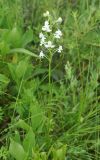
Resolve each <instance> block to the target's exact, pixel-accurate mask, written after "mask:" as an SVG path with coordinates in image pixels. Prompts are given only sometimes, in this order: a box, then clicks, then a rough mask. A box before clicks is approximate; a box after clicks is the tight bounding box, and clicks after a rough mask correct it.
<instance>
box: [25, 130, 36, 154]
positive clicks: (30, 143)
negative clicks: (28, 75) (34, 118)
mask: <svg viewBox="0 0 100 160" xmlns="http://www.w3.org/2000/svg"><path fill="white" fill-rule="evenodd" d="M23 146H24V149H25V151H26V152H27V153H30V154H31V153H32V149H33V147H34V146H35V134H34V133H33V131H32V129H31V128H30V130H29V132H28V133H27V134H26V136H25V139H24V141H23Z"/></svg>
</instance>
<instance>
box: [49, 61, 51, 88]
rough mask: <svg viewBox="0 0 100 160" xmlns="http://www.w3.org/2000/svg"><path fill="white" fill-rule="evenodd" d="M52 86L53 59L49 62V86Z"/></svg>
mask: <svg viewBox="0 0 100 160" xmlns="http://www.w3.org/2000/svg"><path fill="white" fill-rule="evenodd" d="M50 84H51V59H50V60H49V86H50Z"/></svg>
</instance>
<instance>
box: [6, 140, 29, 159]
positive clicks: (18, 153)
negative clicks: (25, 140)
mask: <svg viewBox="0 0 100 160" xmlns="http://www.w3.org/2000/svg"><path fill="white" fill-rule="evenodd" d="M9 152H10V154H11V155H12V156H13V157H14V158H15V159H16V160H25V158H26V153H25V151H24V149H23V147H22V145H21V144H19V143H17V142H15V141H14V140H13V139H11V143H10V147H9Z"/></svg>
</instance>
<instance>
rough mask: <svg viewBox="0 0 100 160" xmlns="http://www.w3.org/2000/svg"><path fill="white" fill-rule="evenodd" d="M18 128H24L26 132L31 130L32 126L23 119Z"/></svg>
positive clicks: (17, 124) (18, 123)
mask: <svg viewBox="0 0 100 160" xmlns="http://www.w3.org/2000/svg"><path fill="white" fill-rule="evenodd" d="M16 126H17V127H18V128H22V129H25V130H26V131H28V130H29V129H30V126H29V125H28V124H27V123H26V122H25V121H24V120H22V119H20V120H19V121H18V122H17V123H16Z"/></svg>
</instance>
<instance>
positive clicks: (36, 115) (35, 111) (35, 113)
mask: <svg viewBox="0 0 100 160" xmlns="http://www.w3.org/2000/svg"><path fill="white" fill-rule="evenodd" d="M30 112H31V122H32V128H33V131H36V130H38V129H39V128H40V126H41V125H42V123H43V120H44V111H43V110H42V108H41V107H40V106H39V104H38V103H37V102H35V103H33V104H31V108H30Z"/></svg>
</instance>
